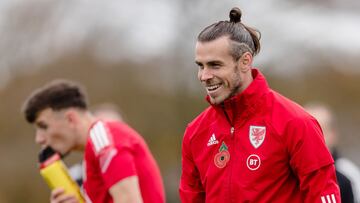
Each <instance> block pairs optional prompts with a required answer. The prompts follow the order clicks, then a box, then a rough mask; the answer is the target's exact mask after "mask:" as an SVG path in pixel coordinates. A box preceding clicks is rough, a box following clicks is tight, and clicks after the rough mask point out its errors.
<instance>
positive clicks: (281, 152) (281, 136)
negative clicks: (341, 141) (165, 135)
mask: <svg viewBox="0 0 360 203" xmlns="http://www.w3.org/2000/svg"><path fill="white" fill-rule="evenodd" d="M252 74H253V78H254V80H253V82H252V83H251V84H250V85H249V87H247V88H246V90H244V91H243V92H242V93H240V94H237V95H235V96H234V97H232V98H229V99H227V100H225V101H224V103H223V104H221V105H212V106H210V107H208V108H207V109H206V110H205V111H204V112H202V113H201V114H200V115H199V116H198V117H197V118H195V119H194V120H193V121H192V122H191V123H190V124H189V125H188V127H187V129H186V132H185V135H184V138H183V144H182V175H181V180H180V188H179V191H180V197H181V201H182V202H183V203H190V202H199V203H201V202H209V203H212V202H215V203H217V202H219V203H220V202H221V203H222V202H227V203H229V202H236V203H241V202H243V203H245V202H248V203H249V202H264V203H269V202H276V203H289V202H291V203H298V202H299V203H300V202H306V203H339V202H341V200H340V192H339V187H338V185H337V183H336V176H335V168H334V164H333V163H334V161H333V159H332V157H331V154H330V153H329V151H328V149H327V147H326V145H325V143H324V139H323V135H322V131H321V129H320V127H319V124H318V122H317V121H316V120H315V119H314V118H313V117H311V116H310V115H309V114H308V113H306V112H305V111H304V110H303V109H302V108H301V107H300V106H299V105H297V104H295V103H294V102H292V101H290V100H289V99H287V98H285V97H283V96H281V95H280V94H279V93H277V92H275V91H273V90H271V89H270V88H269V87H268V85H267V82H266V80H265V78H264V76H263V75H262V74H261V73H260V72H259V71H258V70H257V69H253V70H252Z"/></svg>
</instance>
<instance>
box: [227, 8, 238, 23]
mask: <svg viewBox="0 0 360 203" xmlns="http://www.w3.org/2000/svg"><path fill="white" fill-rule="evenodd" d="M229 17H230V22H232V23H238V22H241V10H240V9H239V8H237V7H234V8H232V9H231V11H230V13H229Z"/></svg>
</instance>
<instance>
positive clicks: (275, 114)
mask: <svg viewBox="0 0 360 203" xmlns="http://www.w3.org/2000/svg"><path fill="white" fill-rule="evenodd" d="M267 106H268V109H269V110H268V111H269V112H268V119H269V123H270V124H271V125H272V127H273V128H274V129H275V131H276V132H277V133H278V134H279V135H288V133H286V131H289V130H294V129H299V128H307V129H309V128H311V129H314V130H316V131H321V128H320V125H319V123H318V122H317V120H316V119H315V118H314V117H313V116H311V115H310V114H309V113H307V112H306V111H305V109H304V108H303V107H302V106H300V105H299V104H297V103H296V102H295V101H292V100H290V99H288V98H286V97H285V96H283V95H281V94H279V93H277V92H276V91H273V90H272V91H270V92H269V94H268V96H267ZM320 134H321V132H320Z"/></svg>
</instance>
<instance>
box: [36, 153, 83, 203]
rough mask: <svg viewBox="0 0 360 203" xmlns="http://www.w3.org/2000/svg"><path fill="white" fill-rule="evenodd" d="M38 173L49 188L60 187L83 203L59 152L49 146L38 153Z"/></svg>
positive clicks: (77, 187)
mask: <svg viewBox="0 0 360 203" xmlns="http://www.w3.org/2000/svg"><path fill="white" fill-rule="evenodd" d="M39 160H40V174H41V176H42V177H43V178H44V179H45V181H46V183H47V184H48V186H49V187H50V189H51V190H53V189H55V188H58V187H61V188H64V190H65V194H73V195H75V196H76V198H77V199H78V200H79V202H80V203H85V200H84V197H83V196H82V194H81V192H80V188H79V186H78V185H77V184H76V182H75V181H74V180H73V179H72V178H71V176H70V175H69V173H68V170H67V168H66V166H65V164H64V163H63V162H62V160H61V157H60V155H59V154H57V153H55V152H54V150H53V149H51V148H50V147H47V148H45V149H44V150H42V151H41V152H40V154H39Z"/></svg>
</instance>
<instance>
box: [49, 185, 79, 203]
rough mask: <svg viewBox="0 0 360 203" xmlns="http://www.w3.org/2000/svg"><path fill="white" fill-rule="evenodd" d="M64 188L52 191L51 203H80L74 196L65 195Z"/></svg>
mask: <svg viewBox="0 0 360 203" xmlns="http://www.w3.org/2000/svg"><path fill="white" fill-rule="evenodd" d="M64 192H65V190H64V189H63V188H55V189H54V190H53V191H51V195H50V203H79V201H78V200H77V199H76V197H75V196H74V195H68V194H65V193H64Z"/></svg>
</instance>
